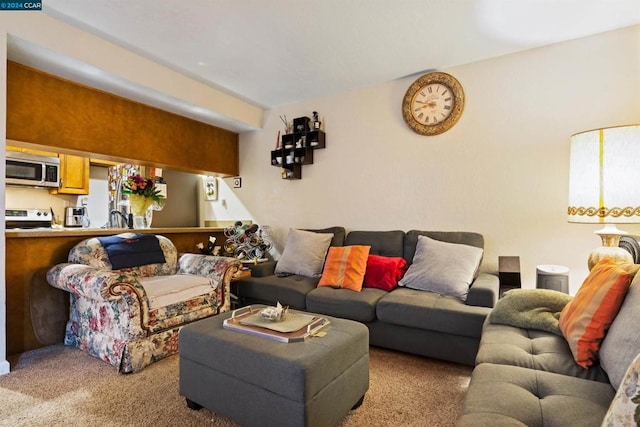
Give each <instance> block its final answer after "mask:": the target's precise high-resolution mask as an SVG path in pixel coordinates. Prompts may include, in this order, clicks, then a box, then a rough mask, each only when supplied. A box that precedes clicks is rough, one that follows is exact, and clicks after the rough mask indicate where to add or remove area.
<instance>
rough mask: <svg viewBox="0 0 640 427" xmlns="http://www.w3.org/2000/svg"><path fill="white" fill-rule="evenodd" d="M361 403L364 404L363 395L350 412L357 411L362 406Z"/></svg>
mask: <svg viewBox="0 0 640 427" xmlns="http://www.w3.org/2000/svg"><path fill="white" fill-rule="evenodd" d="M362 402H364V394H363V395H362V397H361V398H360V400H358V401H357V402H356V404H355V405H353V406H352V407H351V410H352V411H353V410H354V409H358V408H359V407H360V406H361V405H362Z"/></svg>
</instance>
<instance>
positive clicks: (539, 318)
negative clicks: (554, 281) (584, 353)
mask: <svg viewBox="0 0 640 427" xmlns="http://www.w3.org/2000/svg"><path fill="white" fill-rule="evenodd" d="M571 298H572V297H571V296H569V295H567V294H565V293H562V292H558V291H553V290H550V289H513V290H510V291H508V292H506V293H505V294H504V296H503V297H502V298H500V299H499V300H498V302H497V303H496V305H495V307H494V308H493V310H492V311H491V314H489V321H490V322H491V323H500V324H503V325H511V326H517V327H519V328H527V329H539V330H542V331H547V332H551V333H553V334H556V335H560V336H562V332H561V331H560V328H559V327H558V318H559V317H560V312H561V311H562V309H563V308H564V306H565V305H567V303H568V302H569V301H571Z"/></svg>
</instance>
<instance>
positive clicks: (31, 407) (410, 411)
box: [0, 345, 471, 427]
mask: <svg viewBox="0 0 640 427" xmlns="http://www.w3.org/2000/svg"><path fill="white" fill-rule="evenodd" d="M10 361H11V362H12V372H11V373H9V374H8V375H5V376H2V377H0V426H61V425H64V426H96V427H97V426H225V427H227V426H229V427H232V426H236V424H235V423H233V422H232V421H230V420H228V419H225V418H222V417H219V416H216V415H215V414H213V413H212V412H210V411H209V410H206V409H202V410H200V411H192V410H190V409H188V408H187V406H186V403H185V400H184V398H183V397H181V396H180V395H179V393H178V362H179V360H178V356H172V357H169V358H167V359H164V360H161V361H159V362H157V363H154V364H153V365H150V366H148V367H146V368H145V369H143V370H142V371H140V372H139V373H136V374H130V375H122V374H118V373H117V372H116V371H115V369H114V368H112V367H111V366H110V365H108V364H106V363H104V362H102V361H101V360H99V359H97V358H94V357H91V356H88V355H87V354H85V353H83V352H81V351H80V350H77V349H75V348H70V347H64V346H62V345H54V346H49V347H44V348H41V349H38V350H33V351H30V352H27V353H24V354H22V355H20V356H19V357H17V358H15V359H11V360H10ZM470 374H471V367H468V366H462V365H457V364H453V363H447V362H442V361H438V360H433V359H427V358H423V357H418V356H412V355H408V354H404V353H398V352H394V351H389V350H383V349H379V348H373V347H372V348H371V350H370V385H369V391H368V392H367V395H366V397H365V399H364V403H363V404H362V406H360V407H359V408H358V409H356V410H353V411H351V413H350V414H349V415H348V416H347V417H346V418H345V419H344V420H343V422H342V424H341V426H340V427H352V426H358V427H360V426H362V427H365V426H367V427H370V426H394V427H395V426H416V427H417V426H421V427H422V426H450V425H454V424H455V422H456V420H457V418H458V416H459V415H460V411H461V407H462V401H463V399H464V394H465V392H466V390H467V386H468V385H469V378H470ZM250 401H251V399H250V398H249V399H248V400H247V407H250Z"/></svg>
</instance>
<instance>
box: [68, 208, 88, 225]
mask: <svg viewBox="0 0 640 427" xmlns="http://www.w3.org/2000/svg"><path fill="white" fill-rule="evenodd" d="M86 218H87V208H86V207H74V206H69V207H67V208H65V214H64V226H65V227H82V226H83V224H84V223H85V221H86Z"/></svg>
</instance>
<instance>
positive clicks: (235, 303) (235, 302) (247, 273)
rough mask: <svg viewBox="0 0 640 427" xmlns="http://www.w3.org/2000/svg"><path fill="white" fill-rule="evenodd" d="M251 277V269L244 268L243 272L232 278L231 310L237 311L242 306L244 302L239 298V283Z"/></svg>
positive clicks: (240, 271)
mask: <svg viewBox="0 0 640 427" xmlns="http://www.w3.org/2000/svg"><path fill="white" fill-rule="evenodd" d="M247 277H251V269H249V268H248V267H243V268H242V270H238V271H237V272H236V274H234V275H233V277H232V278H231V309H232V310H235V309H236V308H238V307H241V306H242V302H241V301H240V298H239V297H238V281H239V280H241V279H246V278H247Z"/></svg>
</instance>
